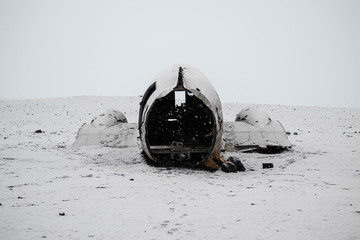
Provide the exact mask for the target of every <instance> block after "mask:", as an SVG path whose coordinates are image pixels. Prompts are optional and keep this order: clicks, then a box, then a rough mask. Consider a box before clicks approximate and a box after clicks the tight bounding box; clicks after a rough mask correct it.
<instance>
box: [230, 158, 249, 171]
mask: <svg viewBox="0 0 360 240" xmlns="http://www.w3.org/2000/svg"><path fill="white" fill-rule="evenodd" d="M227 160H228V162H232V163H233V164H235V166H236V170H237V171H240V172H244V171H245V170H246V169H245V167H244V165H243V164H242V162H241V161H240V159H239V158H237V157H229V158H228V159H227Z"/></svg>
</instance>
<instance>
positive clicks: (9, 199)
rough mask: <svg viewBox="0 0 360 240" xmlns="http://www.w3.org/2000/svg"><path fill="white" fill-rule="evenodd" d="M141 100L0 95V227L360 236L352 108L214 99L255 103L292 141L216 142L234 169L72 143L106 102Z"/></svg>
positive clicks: (79, 233) (5, 230)
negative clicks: (198, 167)
mask: <svg viewBox="0 0 360 240" xmlns="http://www.w3.org/2000/svg"><path fill="white" fill-rule="evenodd" d="M139 101H140V98H138V97H72V98H61V99H42V100H22V101H0V127H1V131H0V203H1V205H0V236H1V237H0V238H1V239H40V238H45V237H46V238H48V239H87V238H90V239H359V236H360V230H359V229H360V109H346V108H319V107H290V106H269V105H259V106H257V105H251V104H250V105H249V104H223V111H224V119H225V121H233V120H234V119H235V116H236V114H237V113H238V112H239V111H240V110H241V109H242V108H244V107H247V106H252V107H259V108H261V109H262V110H264V111H266V112H267V113H268V114H269V115H270V116H271V117H272V119H277V120H280V122H281V123H282V124H283V126H284V128H285V129H286V130H287V131H289V132H291V135H289V139H290V141H291V142H292V143H293V144H294V147H293V151H291V152H285V153H282V154H275V155H264V154H258V153H226V154H225V156H238V157H239V158H240V159H241V160H242V161H243V163H244V165H245V167H246V168H247V171H245V172H238V173H224V172H221V171H218V172H215V173H210V172H206V171H195V170H191V169H178V168H158V167H152V166H149V165H147V164H146V163H145V162H144V160H143V158H142V156H141V154H140V152H139V150H138V149H137V148H128V149H115V148H100V147H81V148H74V147H73V146H72V143H73V142H74V140H75V136H76V133H77V130H78V129H79V128H80V126H81V125H82V124H83V123H84V122H90V120H91V119H92V118H93V117H94V116H96V115H97V114H99V113H100V112H102V111H103V110H105V109H109V108H115V109H119V110H121V111H122V112H124V113H125V115H126V117H127V119H128V121H129V122H136V121H137V118H138V115H137V114H138V108H139ZM36 130H42V132H41V133H35V131H36ZM294 133H296V135H295V134H294ZM265 162H270V163H273V164H274V168H272V169H262V163H265ZM60 213H61V215H60ZM63 213H64V214H65V215H64V216H62V215H63Z"/></svg>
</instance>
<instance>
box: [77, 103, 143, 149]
mask: <svg viewBox="0 0 360 240" xmlns="http://www.w3.org/2000/svg"><path fill="white" fill-rule="evenodd" d="M137 139H138V131H137V124H136V123H128V122H127V119H126V117H125V115H124V114H123V113H121V112H120V111H117V110H107V111H106V112H104V113H102V114H100V116H98V117H95V118H94V119H93V120H92V121H91V123H85V124H84V125H82V127H81V128H80V129H79V131H78V133H77V136H76V139H75V142H74V146H78V147H79V146H91V145H93V146H94V145H98V146H108V147H120V148H126V147H136V146H138V144H137Z"/></svg>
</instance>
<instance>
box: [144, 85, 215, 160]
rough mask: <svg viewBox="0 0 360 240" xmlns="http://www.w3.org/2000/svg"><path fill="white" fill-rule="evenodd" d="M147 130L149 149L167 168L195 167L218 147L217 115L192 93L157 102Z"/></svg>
mask: <svg viewBox="0 0 360 240" xmlns="http://www.w3.org/2000/svg"><path fill="white" fill-rule="evenodd" d="M146 128H147V130H146V142H147V146H148V149H149V151H150V153H151V155H152V156H153V158H154V159H156V160H157V161H158V162H159V163H160V164H163V165H174V166H186V165H188V164H189V165H193V164H194V163H197V162H200V161H201V160H203V159H204V158H206V157H208V156H209V154H210V152H211V150H212V147H213V144H214V137H215V130H214V129H215V119H214V115H213V113H212V111H211V110H210V109H209V108H208V107H207V106H206V105H205V104H204V103H203V102H202V101H201V100H200V99H199V98H197V97H196V96H195V95H194V94H192V93H191V92H189V91H172V92H170V93H169V94H168V95H166V96H165V97H163V98H159V99H157V100H155V102H154V104H153V105H152V107H151V109H150V112H149V115H148V120H147V123H146Z"/></svg>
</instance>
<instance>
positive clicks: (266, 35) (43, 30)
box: [0, 0, 360, 108]
mask: <svg viewBox="0 0 360 240" xmlns="http://www.w3.org/2000/svg"><path fill="white" fill-rule="evenodd" d="M176 63H185V64H189V65H193V66H194V67H197V68H198V69H200V70H201V71H202V72H204V74H205V75H206V76H207V77H208V78H209V80H210V81H211V82H212V83H213V85H214V86H215V87H216V89H217V91H218V94H219V96H220V99H221V100H222V101H223V102H241V103H263V104H282V105H307V106H334V107H357V108H360V94H359V93H360V1H357V0H353V1H349V0H338V1H331V0H311V1H306V0H301V1H289V0H283V1H282V0H279V1H268V0H264V1H240V0H233V1H230V0H219V1H211V0H207V1H205V0H204V1H196V0H152V1H136V0H122V1H120V0H114V1H108V0H106V1H104V0H102V1H100V0H99V1H92V0H82V1H74V0H70V1H66V0H55V1H49V0H26V1H25V0H24V1H19V0H0V98H1V99H4V98H5V99H7V98H11V99H24V98H44V97H65V96H78V95H111V96H137V95H142V94H143V93H144V92H145V90H146V88H147V87H148V85H149V84H150V82H151V81H152V80H153V78H154V77H155V75H156V74H157V73H158V72H159V71H161V70H162V69H163V68H164V67H166V66H168V65H172V64H176Z"/></svg>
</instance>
